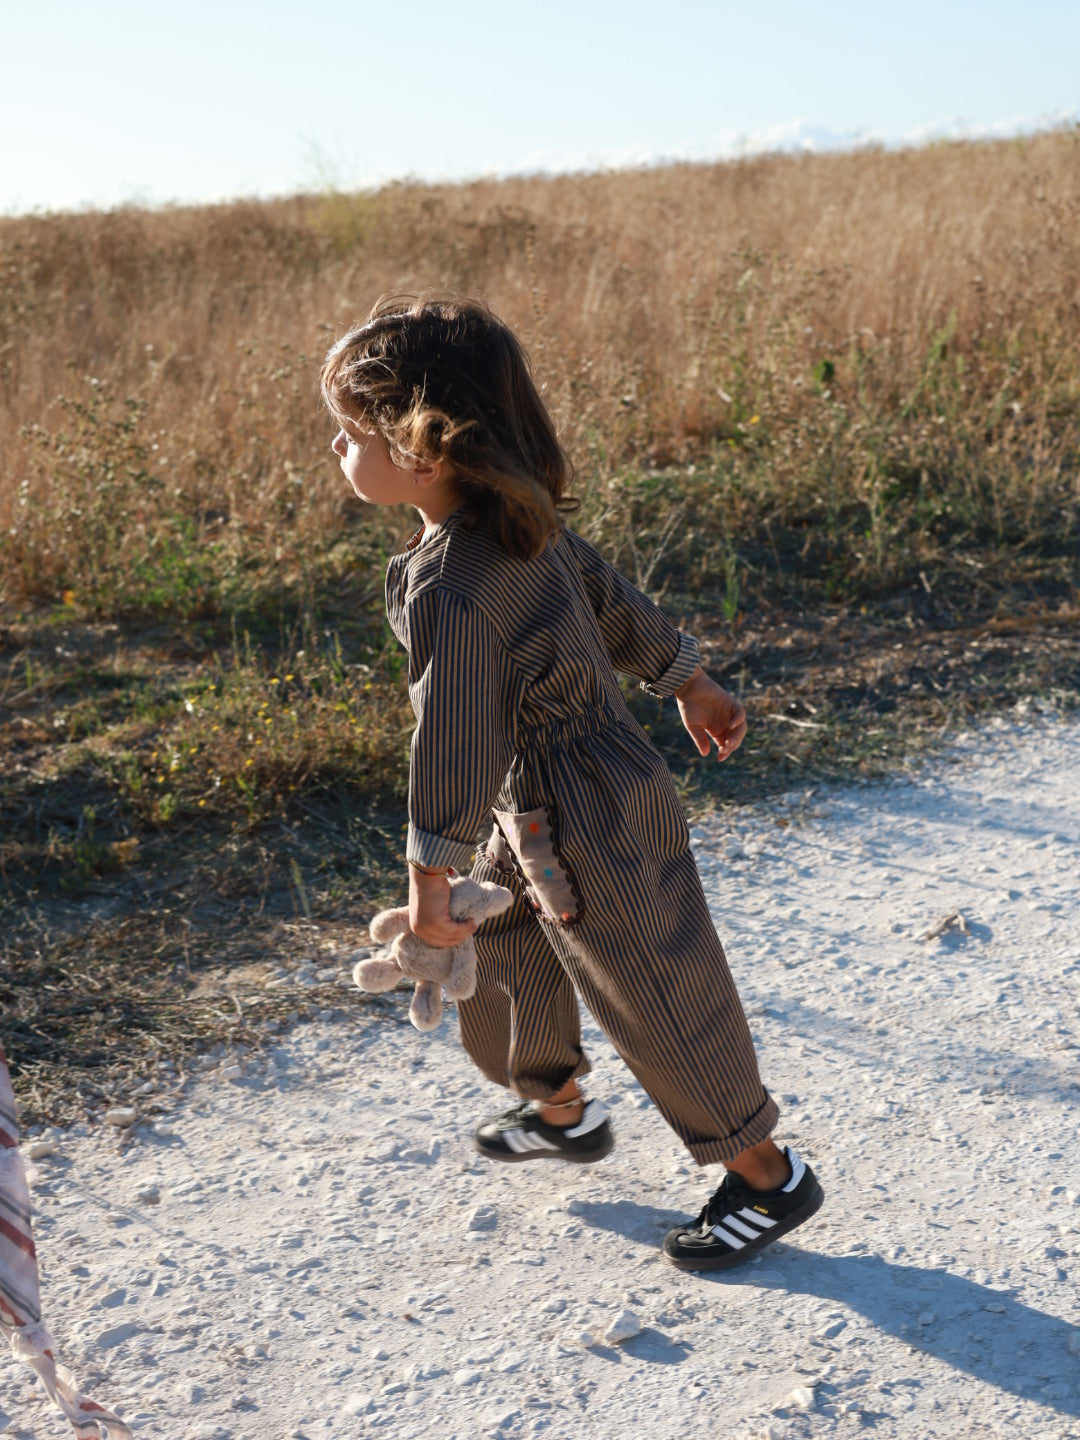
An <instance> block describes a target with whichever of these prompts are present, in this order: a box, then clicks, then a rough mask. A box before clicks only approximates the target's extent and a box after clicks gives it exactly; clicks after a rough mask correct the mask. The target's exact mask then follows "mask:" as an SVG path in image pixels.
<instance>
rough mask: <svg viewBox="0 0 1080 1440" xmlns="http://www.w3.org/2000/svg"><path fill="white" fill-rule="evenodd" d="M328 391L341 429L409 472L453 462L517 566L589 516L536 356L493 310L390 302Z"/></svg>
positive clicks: (344, 356)
mask: <svg viewBox="0 0 1080 1440" xmlns="http://www.w3.org/2000/svg"><path fill="white" fill-rule="evenodd" d="M320 383H321V386H322V394H323V400H324V402H325V404H326V408H327V409H328V410H329V412H330V414H331V416H332V417H333V418H334V419H335V420H336V421H337V422H338V424H340V425H342V426H343V427H344V429H345V430H346V431H348V430H350V429H351V430H354V431H355V430H357V429H359V430H374V431H376V432H377V433H378V434H379V435H381V436H382V438H383V439H384V440H385V441H386V443H387V445H388V446H389V449H390V455H391V457H392V459H393V460H394V461H395V462H396V463H397V464H398V465H406V466H407V465H409V464H416V463H418V462H420V463H431V462H433V461H436V460H445V461H447V462H448V463H449V465H450V466H451V467H452V468H453V472H454V475H455V477H456V479H457V482H458V484H459V486H460V490H461V495H462V501H463V510H464V513H465V516H466V518H467V520H468V521H469V522H470V523H472V524H477V523H480V522H484V523H485V524H487V525H488V526H490V528H491V530H492V532H493V534H494V535H495V538H496V539H497V540H498V541H499V543H500V544H501V545H502V546H503V547H504V548H505V549H506V550H508V551H509V552H510V553H511V554H513V555H518V556H520V557H522V558H525V557H528V556H532V555H538V554H539V553H540V551H541V550H543V548H544V546H545V544H546V543H547V541H548V538H549V537H550V536H551V535H553V534H556V533H557V532H558V531H559V530H560V529H561V526H562V520H561V516H560V512H565V511H568V510H573V509H576V507H577V501H575V500H572V499H570V498H569V497H568V496H567V493H566V492H567V489H568V487H569V484H570V482H571V480H572V479H573V467H572V465H571V464H570V460H569V457H568V456H567V454H566V452H565V451H564V450H563V448H562V446H561V445H560V444H559V440H558V437H557V435H556V433H555V426H554V425H553V423H552V420H551V417H550V415H549V414H548V412H547V410H546V409H545V407H544V402H543V401H542V400H541V398H540V395H539V392H538V391H537V388H536V384H535V382H534V381H533V378H532V373H531V370H530V367H529V360H528V356H527V355H526V354H525V351H524V349H523V348H522V346H521V344H520V343H519V341H518V340H517V338H516V337H515V335H514V334H513V332H512V331H511V330H510V328H509V327H508V326H507V325H504V324H503V322H502V321H501V320H500V319H499V318H498V317H497V316H496V315H495V314H493V313H492V311H491V310H490V309H489V308H488V306H487V305H485V304H484V302H483V301H481V300H475V299H468V298H459V297H457V296H436V295H384V296H383V297H382V298H381V299H380V300H378V301H377V302H376V304H375V306H374V308H373V310H372V312H371V314H370V315H369V316H368V319H367V322H366V323H365V324H363V325H360V326H359V327H358V328H357V329H355V330H350V331H349V333H348V334H347V335H343V336H342V338H341V339H340V340H339V341H338V342H337V343H336V344H335V345H334V346H333V347H332V348H331V350H330V353H329V354H328V355H327V357H326V360H325V362H324V364H323V368H322V374H321V376H320Z"/></svg>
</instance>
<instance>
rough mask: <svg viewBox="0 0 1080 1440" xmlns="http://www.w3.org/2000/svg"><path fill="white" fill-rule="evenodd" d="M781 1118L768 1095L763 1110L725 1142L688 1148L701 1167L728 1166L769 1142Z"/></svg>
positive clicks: (774, 1102) (709, 1141)
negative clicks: (737, 1157) (730, 1161)
mask: <svg viewBox="0 0 1080 1440" xmlns="http://www.w3.org/2000/svg"><path fill="white" fill-rule="evenodd" d="M779 1118H780V1110H779V1107H778V1106H777V1104H776V1101H775V1100H774V1099H773V1098H772V1096H771V1095H768V1096H766V1098H765V1103H764V1104H763V1105H762V1106H761V1108H760V1109H759V1110H755V1112H754V1114H753V1115H751V1117H750V1119H749V1120H747V1122H746V1124H745V1125H742V1126H740V1128H739V1129H738V1130H736V1131H735V1133H734V1134H733V1135H728V1136H726V1137H725V1138H724V1139H723V1140H702V1141H700V1142H694V1143H690V1144H687V1146H686V1148H687V1149H688V1150H689V1151H690V1154H691V1155H692V1156H693V1157H694V1159H695V1160H696V1161H697V1163H698V1164H699V1165H726V1164H727V1162H728V1161H729V1160H734V1159H735V1157H736V1156H738V1155H741V1154H742V1153H743V1151H744V1150H750V1149H752V1148H753V1147H754V1146H755V1145H760V1144H761V1142H762V1141H763V1140H767V1139H768V1138H769V1136H770V1135H771V1134H772V1133H773V1131H774V1130H775V1129H776V1122H777V1121H778V1120H779Z"/></svg>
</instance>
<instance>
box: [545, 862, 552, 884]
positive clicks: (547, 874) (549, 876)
mask: <svg viewBox="0 0 1080 1440" xmlns="http://www.w3.org/2000/svg"><path fill="white" fill-rule="evenodd" d="M544 874H545V875H546V876H547V878H548V879H549V880H550V879H551V876H552V871H550V870H549V869H548V868H547V866H546V865H545V866H544Z"/></svg>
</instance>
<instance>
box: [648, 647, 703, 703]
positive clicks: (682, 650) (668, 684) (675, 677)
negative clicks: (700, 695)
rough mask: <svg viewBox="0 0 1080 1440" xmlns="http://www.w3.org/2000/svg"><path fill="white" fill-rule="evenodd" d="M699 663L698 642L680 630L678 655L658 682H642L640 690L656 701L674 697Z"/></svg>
mask: <svg viewBox="0 0 1080 1440" xmlns="http://www.w3.org/2000/svg"><path fill="white" fill-rule="evenodd" d="M700 663H701V662H700V659H699V657H698V642H697V641H696V640H695V639H694V637H693V636H692V635H687V634H686V632H685V631H683V630H680V631H679V653H678V654H677V655H676V656H675V659H674V660H673V661H672V662H671V664H670V665H669V666H668V668H667V669H666V670H665V671H664V673H663V675H661V676H660V678H659V680H652V681H645V680H643V681H642V682H641V688H642V690H644V691H645V692H646V694H648V695H655V696H656V698H657V699H658V700H663V699H665V698H666V697H667V696H668V695H674V694H675V691H676V690H678V688H679V686H680V685H685V684H686V682H687V680H689V679H690V676H691V675H692V674H693V673H694V671H695V669H696V668H697V666H698V665H699V664H700Z"/></svg>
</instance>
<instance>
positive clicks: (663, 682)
mask: <svg viewBox="0 0 1080 1440" xmlns="http://www.w3.org/2000/svg"><path fill="white" fill-rule="evenodd" d="M559 544H560V545H566V546H568V549H569V552H570V554H571V555H572V556H573V559H574V562H575V564H576V566H577V570H578V573H579V574H580V576H581V579H582V582H583V584H584V586H585V590H586V592H587V594H588V596H589V602H590V604H591V605H592V609H593V613H594V614H595V616H596V620H597V624H598V625H599V626H600V633H601V635H602V636H603V637H604V645H605V647H606V649H607V652H608V655H609V656H610V657H611V663H612V665H613V666H614V667H615V669H616V670H621V671H622V672H623V674H625V675H633V676H634V678H635V679H636V680H640V681H641V688H642V689H643V690H647V691H648V692H649V694H650V695H656V696H657V697H659V698H661V699H662V698H663V697H664V696H667V695H673V694H674V693H675V691H676V690H678V688H679V686H680V685H684V684H685V683H686V681H687V680H689V679H690V676H691V675H692V674H693V673H694V670H695V669H696V668H697V665H698V663H699V657H698V644H697V641H696V640H695V639H694V637H693V636H692V635H687V634H686V633H685V632H684V631H682V630H677V629H676V628H675V626H674V625H673V624H672V623H671V621H670V620H669V619H668V617H667V616H666V615H665V614H664V612H663V610H661V609H660V607H659V605H656V604H654V603H653V601H651V600H650V599H649V598H648V596H646V595H643V594H642V593H641V591H640V590H638V589H636V588H635V587H634V586H633V585H631V584H630V581H629V580H627V579H626V578H625V576H623V575H620V574H619V572H618V571H617V570H616V569H615V568H614V566H612V565H609V564H608V562H607V561H606V560H605V559H604V558H603V556H601V555H600V554H598V553H597V551H596V550H594V549H593V547H592V546H591V545H590V544H589V543H588V541H587V540H583V539H582V538H581V536H580V535H575V534H574V532H573V531H572V530H564V531H563V532H562V534H561V536H560V538H559Z"/></svg>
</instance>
